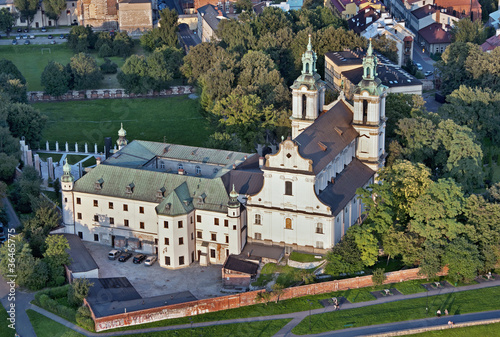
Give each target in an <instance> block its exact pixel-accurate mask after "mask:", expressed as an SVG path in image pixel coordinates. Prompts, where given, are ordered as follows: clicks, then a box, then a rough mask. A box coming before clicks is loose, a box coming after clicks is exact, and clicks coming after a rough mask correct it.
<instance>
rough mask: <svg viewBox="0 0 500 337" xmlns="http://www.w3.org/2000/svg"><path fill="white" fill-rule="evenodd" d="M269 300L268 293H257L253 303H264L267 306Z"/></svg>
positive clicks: (265, 291)
mask: <svg viewBox="0 0 500 337" xmlns="http://www.w3.org/2000/svg"><path fill="white" fill-rule="evenodd" d="M270 300H271V293H270V292H268V291H267V290H264V291H262V292H259V293H257V295H255V302H258V303H261V302H265V303H266V305H267V303H269V301H270Z"/></svg>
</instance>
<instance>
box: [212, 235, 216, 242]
mask: <svg viewBox="0 0 500 337" xmlns="http://www.w3.org/2000/svg"><path fill="white" fill-rule="evenodd" d="M212 241H217V234H216V233H212Z"/></svg>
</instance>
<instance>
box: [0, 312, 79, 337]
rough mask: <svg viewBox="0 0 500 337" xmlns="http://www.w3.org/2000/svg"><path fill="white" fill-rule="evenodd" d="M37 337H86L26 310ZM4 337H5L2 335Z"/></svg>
mask: <svg viewBox="0 0 500 337" xmlns="http://www.w3.org/2000/svg"><path fill="white" fill-rule="evenodd" d="M26 313H27V314H28V317H29V318H30V321H31V325H33V329H34V330H35V333H36V336H37V337H80V336H81V337H84V336H83V335H82V334H79V333H78V332H76V331H73V330H71V329H70V328H67V327H65V326H64V325H62V324H59V323H57V322H55V321H53V320H51V319H49V318H47V317H45V316H44V315H42V314H39V313H38V312H36V311H34V310H31V309H30V310H26ZM2 336H3V335H2Z"/></svg>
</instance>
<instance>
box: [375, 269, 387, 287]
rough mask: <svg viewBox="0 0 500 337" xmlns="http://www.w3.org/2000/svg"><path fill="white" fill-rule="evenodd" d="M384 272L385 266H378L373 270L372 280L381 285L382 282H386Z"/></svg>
mask: <svg viewBox="0 0 500 337" xmlns="http://www.w3.org/2000/svg"><path fill="white" fill-rule="evenodd" d="M384 272H385V270H384V268H377V269H375V270H374V271H373V275H372V282H373V284H374V285H376V286H381V285H382V284H384V281H385V280H386V278H387V277H386V276H385V273H384Z"/></svg>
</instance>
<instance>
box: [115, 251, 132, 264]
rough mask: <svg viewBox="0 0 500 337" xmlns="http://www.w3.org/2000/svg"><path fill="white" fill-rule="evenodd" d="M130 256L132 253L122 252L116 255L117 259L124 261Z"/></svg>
mask: <svg viewBox="0 0 500 337" xmlns="http://www.w3.org/2000/svg"><path fill="white" fill-rule="evenodd" d="M131 257H132V253H129V252H122V253H121V255H120V256H119V257H118V261H120V262H125V261H127V260H128V259H130V258H131Z"/></svg>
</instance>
